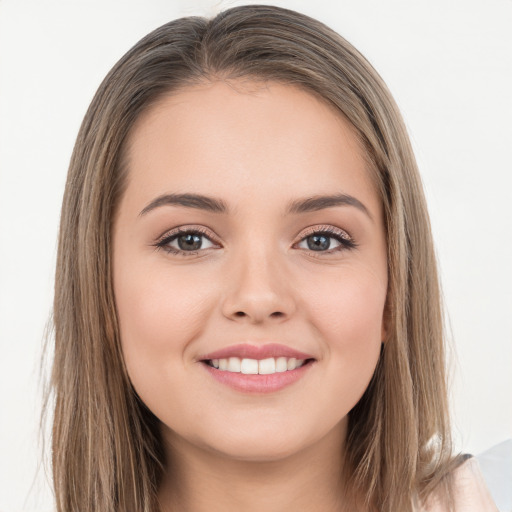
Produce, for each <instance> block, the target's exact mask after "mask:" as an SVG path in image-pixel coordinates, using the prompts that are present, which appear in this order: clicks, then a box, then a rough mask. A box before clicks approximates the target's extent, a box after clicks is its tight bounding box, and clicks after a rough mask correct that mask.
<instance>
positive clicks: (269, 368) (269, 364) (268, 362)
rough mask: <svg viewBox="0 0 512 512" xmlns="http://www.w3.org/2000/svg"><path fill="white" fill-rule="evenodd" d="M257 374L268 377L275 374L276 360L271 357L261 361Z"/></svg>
mask: <svg viewBox="0 0 512 512" xmlns="http://www.w3.org/2000/svg"><path fill="white" fill-rule="evenodd" d="M258 373H259V374H261V375H270V374H271V373H276V360H275V359H274V358H273V357H269V358H268V359H262V360H261V361H260V362H259V363H258Z"/></svg>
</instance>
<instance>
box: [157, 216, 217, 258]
mask: <svg viewBox="0 0 512 512" xmlns="http://www.w3.org/2000/svg"><path fill="white" fill-rule="evenodd" d="M185 233H195V234H197V235H201V236H203V237H205V238H207V239H208V240H209V241H210V242H211V243H212V244H214V245H216V246H217V248H220V247H222V245H221V243H220V241H219V239H218V237H217V236H216V235H215V234H214V233H213V231H211V230H210V229H209V228H206V227H205V226H200V225H194V224H192V225H189V224H185V225H182V226H176V227H175V228H172V229H168V230H167V231H165V232H164V233H163V234H161V235H160V236H159V237H157V238H156V240H155V241H154V242H153V243H152V244H151V245H152V246H153V247H155V248H156V249H163V250H165V251H167V252H169V253H171V254H177V255H186V256H193V255H197V254H198V253H199V252H206V251H208V250H209V249H212V248H211V247H209V248H205V249H198V250H197V251H182V250H180V249H176V248H174V247H171V246H169V245H167V244H168V243H169V242H170V241H171V239H174V238H176V237H178V236H179V235H181V234H185Z"/></svg>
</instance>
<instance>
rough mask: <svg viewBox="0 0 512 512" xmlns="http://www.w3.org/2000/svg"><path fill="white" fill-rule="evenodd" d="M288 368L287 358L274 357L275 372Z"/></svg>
mask: <svg viewBox="0 0 512 512" xmlns="http://www.w3.org/2000/svg"><path fill="white" fill-rule="evenodd" d="M286 370H288V359H286V357H278V358H276V372H280V373H281V372H285V371H286Z"/></svg>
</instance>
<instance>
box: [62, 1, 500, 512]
mask: <svg viewBox="0 0 512 512" xmlns="http://www.w3.org/2000/svg"><path fill="white" fill-rule="evenodd" d="M57 269H58V270H57V277H56V295H55V308H54V320H55V338H56V346H55V361H54V367H53V375H52V389H53V393H54V396H55V415H54V427H53V473H54V485H55V493H56V498H57V508H58V510H59V512H60V511H62V512H63V511H66V512H69V511H75V510H76V511H79V510H80V511H83V510H91V511H92V510H95V511H97V510H98V511H111V512H114V511H116V512H119V511H147V512H149V511H161V512H170V511H180V512H187V511H194V512H201V511H203V510H208V511H226V510H233V511H234V510H248V511H251V510H265V511H297V510H304V511H314V510H318V511H335V510H336V511H364V512H367V511H375V510H379V511H386V512H392V511H393V512H396V511H404V512H406V511H412V510H429V511H434V510H450V509H451V510H470V508H468V503H469V506H470V507H474V510H479V511H480V510H482V511H483V510H495V508H494V505H493V504H492V501H491V500H490V498H489V496H488V494H487V491H486V489H485V486H484V485H483V482H482V480H481V478H480V477H479V475H478V472H477V468H476V467H475V466H474V464H473V462H472V461H471V460H470V461H466V462H464V460H463V458H461V457H454V456H453V454H452V446H451V443H450V425H449V419H448V407H447V392H446V384H445V362H444V348H443V331H442V314H441V306H440V297H439V288H438V280H437V273H436V266H435V257H434V251H433V245H432V240H431V234H430V227H429V220H428V215H427V210H426V206H425V200H424V197H423V192H422V187H421V183H420V179H419V176H418V172H417V169H416V165H415V161H414V156H413V154H412V151H411V147H410V144H409V141H408V138H407V134H406V131H405V129H404V126H403V123H402V120H401V118H400V114H399V112H398V110H397V107H396V105H395V103H394V102H393V100H392V98H391V96H390V94H389V92H388V90H387V88H386V87H385V85H384V84H383V82H382V80H381V79H380V77H379V76H378V74H377V73H376V72H375V70H374V69H373V68H372V67H371V66H370V65H369V64H368V62H367V61H366V60H365V59H364V57H362V56H361V55H360V54H359V53H358V52H357V51H356V50H355V49H354V48H353V47H352V46H351V45H349V44H348V43H347V42H346V41H345V40H344V39H342V38H341V37H340V36H339V35H337V34H336V33H334V32H332V31H331V30H330V29H328V28H327V27H325V26H324V25H322V24H321V23H319V22H317V21H315V20H313V19H311V18H308V17H306V16H304V15H301V14H298V13H295V12H292V11H288V10H285V9H280V8H276V7H268V6H246V7H238V8H234V9H230V10H228V11H225V12H223V13H221V14H219V15H218V16H216V17H215V18H213V19H211V20H207V19H202V18H183V19H180V20H176V21H173V22H171V23H168V24H167V25H164V26H163V27H161V28H159V29H157V30H155V31H154V32H152V33H151V34H149V35H148V36H146V37H145V38H144V39H143V40H141V41H140V42H139V43H138V44H137V45H136V46H135V47H134V48H132V49H131V50H130V51H129V52H128V53H127V54H126V55H125V56H124V57H123V58H122V59H121V60H120V61H119V62H118V64H117V65H116V66H115V67H114V68H113V69H112V71H111V72H110V73H109V75H108V76H107V77H106V79H105V80H104V82H103V84H102V85H101V86H100V88H99V90H98V92H97V94H96V96H95V98H94V100H93V102H92V104H91V106H90V109H89V111H88V113H87V115H86V117H85V120H84V122H83V125H82V128H81V130H80V133H79V136H78V140H77V143H76V146H75V151H74V154H73V157H72V161H71V165H70V170H69V175H68V182H67V186H66V192H65V197H64V203H63V210H62V221H61V230H60V240H59V252H58V264H57ZM464 507H466V508H464Z"/></svg>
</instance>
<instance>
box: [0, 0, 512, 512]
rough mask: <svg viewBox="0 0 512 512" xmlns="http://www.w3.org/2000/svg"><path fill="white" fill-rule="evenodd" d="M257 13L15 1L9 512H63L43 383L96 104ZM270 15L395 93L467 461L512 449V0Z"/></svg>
mask: <svg viewBox="0 0 512 512" xmlns="http://www.w3.org/2000/svg"><path fill="white" fill-rule="evenodd" d="M244 3H250V2H238V1H224V2H214V1H207V0H203V1H200V0H188V1H186V0H182V1H171V0H139V1H136V0H119V1H115V0H102V1H99V0H96V1H88V2H87V1H78V0H60V1H51V0H43V1H42V0H0V344H1V348H0V511H2V512H17V511H22V510H23V511H36V510H37V511H42V510H46V509H51V494H50V491H49V490H48V485H47V484H46V483H45V480H44V471H43V470H41V471H40V472H39V476H38V477H37V478H35V475H36V468H37V465H38V463H39V461H40V460H41V455H40V452H41V448H40V445H39V444H38V439H37V429H38V414H39V407H40V403H41V385H40V383H39V382H38V372H39V369H38V368H39V360H40V355H41V346H42V338H43V331H44V326H45V322H46V320H47V318H48V315H49V313H50V308H51V300H52V276H53V272H54V261H55V247H56V237H57V226H58V220H59V210H60V202H61V197H62V193H63V186H64V180H65V175H66V170H67V165H68V161H69V157H70V154H71V150H72V146H73V143H74V139H75V137H76V134H77V131H78V127H79V124H80V122H81V119H82V117H83V115H84V113H85V110H86V108H87V106H88V104H89V102H90V100H91V99H92V96H93V94H94V91H95V90H96V88H97V86H98V85H99V83H100V81H101V79H102V78H103V76H104V75H105V74H106V73H107V71H108V70H109V69H110V67H111V66H112V65H113V64H114V63H115V62H116V61H117V60H118V59H119V58H120V57H121V55H122V54H123V53H124V52H125V51H127V50H128V48H130V47H131V46H132V45H133V44H134V43H135V42H136V41H137V40H138V39H140V38H141V37H142V36H143V35H145V34H146V33H147V32H149V31H150V30H152V29H153V28H156V27H157V26H159V25H161V24H163V23H165V22H167V21H169V20H171V19H173V18H176V17H179V16H183V15H191V14H197V15H207V16H209V15H213V14H215V13H216V12H218V11H219V10H221V9H224V8H227V7H231V6H233V5H241V4H244ZM253 3H254V2H253ZM258 3H265V2H258ZM271 3H274V4H277V5H281V6H284V7H288V8H291V9H295V10H299V11H302V12H304V13H306V14H309V15H311V16H313V17H316V18H318V19H320V20H321V21H323V22H325V23H327V24H329V25H330V26H331V27H332V28H334V29H335V30H337V31H338V32H340V33H341V34H342V35H343V36H344V37H346V38H347V39H348V40H349V41H350V42H352V43H353V44H354V45H355V46H356V47H357V48H358V49H359V50H361V51H362V52H363V54H365V55H366V56H367V57H368V59H369V60H370V62H372V63H373V65H374V66H375V67H376V68H377V70H378V71H379V72H380V73H381V75H382V76H383V78H384V80H385V81H386V82H387V83H388V85H389V87H390V89H391V91H392V93H393V94H394V96H395V99H396V100H397V102H398V105H399V107H400V108H401V110H402V113H403V115H404V117H405V120H406V123H407V126H408V128H409V131H410V135H411V138H412V141H413V144H414V147H415V150H416V155H417V158H418V161H419V164H420V169H421V172H422V176H423V179H424V183H425V187H426V190H427V196H428V201H429V204H430V209H431V216H432V222H433V229H434V236H435V239H436V243H437V250H438V256H439V261H440V268H441V274H442V279H443V287H444V294H445V298H446V304H447V311H448V315H449V323H450V326H451V335H450V338H451V339H453V340H454V344H455V346H456V352H455V353H454V354H452V365H451V366H452V374H453V386H452V389H453V392H452V394H453V412H454V433H455V436H456V440H457V447H458V449H460V450H462V451H465V452H471V453H479V452H480V451H483V450H485V449H487V448H489V447H490V446H492V445H494V444H497V443H498V442H500V441H502V440H504V439H507V438H510V437H512V164H511V150H512V128H511V126H512V100H511V97H512V0H480V1H477V0H472V1H469V0H460V1H448V0H429V1H426V0H425V1H420V0H409V1H405V0H404V1H398V0H396V1H391V0H380V1H378V0H375V1H370V0H341V1H333V0H332V1H329V0H314V1H312V0H307V1H300V0H295V1H294V0H290V1H275V2H271ZM34 479H35V480H34ZM33 482H34V485H32V484H33ZM31 487H32V489H31Z"/></svg>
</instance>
